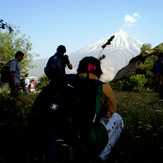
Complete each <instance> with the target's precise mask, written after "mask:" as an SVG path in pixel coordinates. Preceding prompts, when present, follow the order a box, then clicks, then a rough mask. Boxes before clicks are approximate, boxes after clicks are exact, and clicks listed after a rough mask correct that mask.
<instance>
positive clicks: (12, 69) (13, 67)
mask: <svg viewBox="0 0 163 163" xmlns="http://www.w3.org/2000/svg"><path fill="white" fill-rule="evenodd" d="M13 71H14V72H15V71H16V62H15V61H11V62H10V72H13Z"/></svg>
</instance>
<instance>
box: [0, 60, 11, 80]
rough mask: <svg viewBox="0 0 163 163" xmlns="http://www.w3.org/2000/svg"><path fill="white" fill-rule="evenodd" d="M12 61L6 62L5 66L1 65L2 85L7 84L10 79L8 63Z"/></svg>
mask: <svg viewBox="0 0 163 163" xmlns="http://www.w3.org/2000/svg"><path fill="white" fill-rule="evenodd" d="M11 61H14V60H10V61H8V62H7V63H6V64H4V65H2V69H1V82H2V83H9V82H10V80H11V78H10V62H11Z"/></svg>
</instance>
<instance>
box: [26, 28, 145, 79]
mask: <svg viewBox="0 0 163 163" xmlns="http://www.w3.org/2000/svg"><path fill="white" fill-rule="evenodd" d="M114 35H115V38H114V39H113V41H112V43H111V45H108V46H106V48H104V49H103V51H102V47H101V46H102V45H103V44H105V43H106V42H107V40H108V39H109V38H110V36H109V37H106V38H104V39H101V40H100V41H97V42H95V43H94V44H92V45H89V46H88V47H85V48H81V49H79V50H76V51H73V52H71V53H68V56H69V59H70V61H71V63H72V64H73V67H74V68H73V70H70V71H69V70H67V73H76V69H77V67H78V64H79V61H80V60H81V59H82V58H83V57H85V56H94V57H96V58H97V57H98V56H99V54H100V53H101V51H102V53H101V55H102V54H104V55H105V56H106V58H105V59H104V60H102V61H101V63H102V70H103V75H102V78H101V79H102V80H103V81H110V80H112V79H113V78H114V76H115V75H116V73H117V72H118V71H119V70H120V69H121V68H123V67H125V66H126V65H127V64H128V63H129V61H130V59H131V58H133V57H135V56H137V55H138V54H139V53H140V48H141V46H142V43H141V42H140V41H138V40H137V39H135V38H133V37H132V36H130V35H129V34H127V33H126V32H124V31H122V30H120V31H119V32H117V33H115V34H114ZM38 62H39V61H38V60H37V61H35V64H36V65H37V63H38ZM42 62H43V61H42ZM46 62H47V58H45V63H44V64H43V63H42V64H41V65H42V67H40V66H39V67H37V68H35V69H34V70H35V72H36V71H37V72H39V71H38V70H37V69H38V68H39V69H40V71H41V72H42V74H43V68H44V67H45V65H46ZM41 69H42V70H41ZM34 70H30V72H29V74H31V75H33V74H35V75H36V76H37V74H36V73H34ZM38 77H39V76H38Z"/></svg>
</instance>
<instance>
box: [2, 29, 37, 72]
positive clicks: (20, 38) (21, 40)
mask: <svg viewBox="0 0 163 163" xmlns="http://www.w3.org/2000/svg"><path fill="white" fill-rule="evenodd" d="M13 29H14V32H12V33H9V32H7V31H5V32H4V31H2V30H1V29H0V69H1V68H2V64H5V63H7V62H8V61H9V60H12V59H14V58H15V53H16V52H17V51H18V50H19V51H22V52H23V53H24V54H25V55H24V59H23V60H22V62H21V63H20V64H21V70H22V74H23V75H24V74H26V73H27V68H30V67H33V65H31V62H32V59H33V57H34V56H37V55H36V54H33V53H31V51H32V43H31V42H30V37H26V35H25V34H21V32H20V30H19V29H17V27H16V26H15V27H13Z"/></svg>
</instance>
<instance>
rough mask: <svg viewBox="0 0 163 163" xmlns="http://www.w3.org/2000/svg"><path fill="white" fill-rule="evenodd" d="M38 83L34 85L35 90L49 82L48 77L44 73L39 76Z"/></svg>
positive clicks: (40, 88)
mask: <svg viewBox="0 0 163 163" xmlns="http://www.w3.org/2000/svg"><path fill="white" fill-rule="evenodd" d="M38 80H39V84H37V85H36V89H37V90H42V89H43V88H44V87H46V86H47V85H48V84H49V79H48V77H47V76H46V75H43V76H41V77H40V78H39V79H38Z"/></svg>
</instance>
